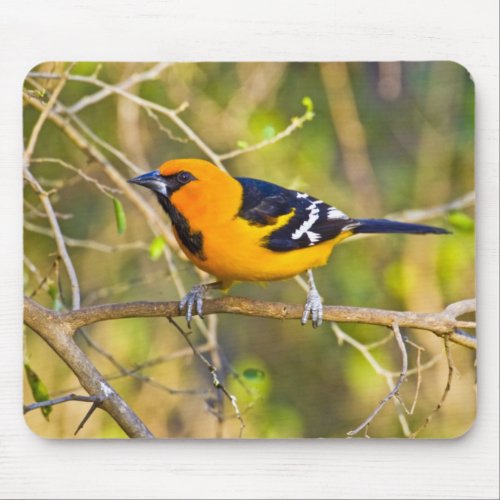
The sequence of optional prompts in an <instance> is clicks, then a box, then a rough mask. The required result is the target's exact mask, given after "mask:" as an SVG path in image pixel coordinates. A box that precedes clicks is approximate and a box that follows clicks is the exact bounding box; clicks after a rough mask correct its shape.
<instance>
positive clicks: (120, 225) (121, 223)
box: [113, 198, 127, 234]
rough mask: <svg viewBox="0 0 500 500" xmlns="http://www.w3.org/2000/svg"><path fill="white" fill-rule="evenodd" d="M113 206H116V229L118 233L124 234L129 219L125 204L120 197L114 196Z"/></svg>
mask: <svg viewBox="0 0 500 500" xmlns="http://www.w3.org/2000/svg"><path fill="white" fill-rule="evenodd" d="M113 206H114V207H115V218H116V229H117V231H118V234H123V233H124V232H125V229H127V219H126V217H125V211H124V210H123V205H122V204H121V202H120V200H119V199H118V198H113Z"/></svg>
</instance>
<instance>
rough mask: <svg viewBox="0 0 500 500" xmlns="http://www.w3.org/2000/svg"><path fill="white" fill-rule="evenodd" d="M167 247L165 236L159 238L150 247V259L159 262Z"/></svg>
mask: <svg viewBox="0 0 500 500" xmlns="http://www.w3.org/2000/svg"><path fill="white" fill-rule="evenodd" d="M164 247H165V240H164V239H163V236H157V237H156V238H155V239H154V240H153V241H152V242H151V245H149V257H150V258H151V260H158V259H159V258H160V257H161V254H162V253H163V248H164Z"/></svg>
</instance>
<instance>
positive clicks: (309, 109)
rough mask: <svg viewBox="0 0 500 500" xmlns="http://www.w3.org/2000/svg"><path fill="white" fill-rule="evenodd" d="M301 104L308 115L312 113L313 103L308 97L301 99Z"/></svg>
mask: <svg viewBox="0 0 500 500" xmlns="http://www.w3.org/2000/svg"><path fill="white" fill-rule="evenodd" d="M302 104H303V105H304V106H305V107H306V109H307V112H308V113H313V112H314V103H313V101H312V99H311V98H310V97H309V96H305V97H304V98H303V99H302Z"/></svg>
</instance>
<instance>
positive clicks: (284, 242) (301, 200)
mask: <svg viewBox="0 0 500 500" xmlns="http://www.w3.org/2000/svg"><path fill="white" fill-rule="evenodd" d="M237 180H238V181H239V182H240V183H241V185H242V186H243V204H242V207H241V209H240V211H239V213H238V216H239V217H242V218H244V219H246V220H248V221H250V223H251V224H257V225H260V226H263V225H265V226H269V225H274V224H276V222H277V218H278V217H279V216H281V215H286V214H289V213H290V212H292V211H293V210H295V214H294V216H293V217H292V218H291V219H290V220H289V221H288V223H287V224H286V225H284V226H282V227H280V228H279V229H277V230H276V231H273V232H272V233H271V234H270V235H269V236H268V237H267V238H266V240H265V241H264V242H263V244H264V246H265V247H266V248H269V249H270V250H274V251H276V252H286V251H289V250H296V249H299V248H305V247H308V246H313V245H317V244H318V243H321V242H323V241H326V240H330V239H333V238H335V237H337V236H338V235H339V234H340V233H341V232H343V231H347V230H349V229H352V228H354V227H357V226H358V225H359V223H358V222H357V221H355V220H353V219H350V218H349V217H348V216H347V215H345V214H344V213H343V212H341V211H340V210H338V209H337V208H335V207H332V206H330V205H327V204H326V203H324V202H323V201H321V200H318V199H316V198H313V197H312V196H309V195H308V194H307V193H300V192H298V191H293V190H290V189H285V188H282V187H280V186H277V185H276V184H271V183H270V182H265V181H260V180H256V179H248V178H244V177H237Z"/></svg>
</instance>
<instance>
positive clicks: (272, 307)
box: [25, 297, 476, 349]
mask: <svg viewBox="0 0 500 500" xmlns="http://www.w3.org/2000/svg"><path fill="white" fill-rule="evenodd" d="M27 303H28V306H29V304H30V303H33V307H37V308H39V309H41V310H43V312H44V314H46V315H48V316H52V317H53V319H54V320H55V319H57V321H59V322H62V323H64V324H65V325H66V326H67V327H68V328H70V329H71V330H72V331H75V330H76V329H78V328H81V327H83V326H86V325H91V324H93V323H97V322H99V321H106V320H111V319H122V318H145V317H166V316H170V317H176V316H182V314H181V313H180V312H179V302H177V301H171V302H143V301H140V302H127V303H123V304H104V305H98V306H90V307H85V308H82V309H79V310H77V311H70V312H65V313H55V312H53V311H49V310H48V309H45V308H43V307H42V306H40V305H38V304H35V303H34V302H33V301H31V300H30V299H28V298H25V307H27V305H26V304H27ZM452 306H453V308H452V309H453V310H454V311H456V310H458V311H459V313H460V314H465V313H466V312H472V311H474V310H475V299H469V300H464V301H461V302H457V303H456V304H453V305H452ZM450 307H451V306H449V307H448V308H447V309H445V310H444V311H442V312H438V313H415V312H411V311H405V312H401V311H389V310H384V309H369V308H365V307H347V306H324V315H323V317H324V319H325V320H326V321H337V322H339V323H364V324H371V325H380V326H386V327H389V328H391V327H392V325H393V323H395V322H396V323H397V324H398V325H399V326H400V327H401V328H417V329H419V330H427V331H430V332H433V333H434V334H436V335H438V336H443V335H446V336H448V337H449V340H450V341H452V342H455V343H457V344H460V345H462V346H464V347H468V348H470V349H475V348H476V338H475V337H473V336H471V335H469V334H466V333H465V332H461V333H457V332H456V331H455V330H456V329H461V328H475V326H476V323H475V322H473V321H460V320H457V319H456V316H454V315H453V313H452V312H450ZM203 312H204V314H205V315H209V314H217V313H229V314H242V315H245V316H258V317H261V318H275V319H299V318H301V317H302V313H303V307H302V305H299V304H283V303H280V302H264V301H258V300H250V299H246V298H243V297H224V298H220V299H213V300H206V301H205V302H204V304H203Z"/></svg>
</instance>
